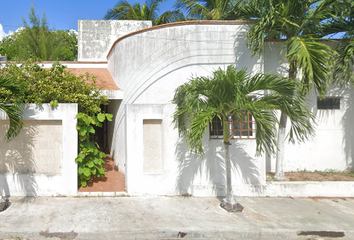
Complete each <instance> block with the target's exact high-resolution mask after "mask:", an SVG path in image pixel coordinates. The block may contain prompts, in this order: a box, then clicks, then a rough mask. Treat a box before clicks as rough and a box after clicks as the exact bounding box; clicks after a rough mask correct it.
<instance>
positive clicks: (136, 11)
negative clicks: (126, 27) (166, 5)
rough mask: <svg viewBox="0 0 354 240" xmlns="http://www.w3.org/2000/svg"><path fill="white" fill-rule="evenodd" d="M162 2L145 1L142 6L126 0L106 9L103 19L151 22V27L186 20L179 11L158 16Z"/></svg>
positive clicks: (158, 0)
mask: <svg viewBox="0 0 354 240" xmlns="http://www.w3.org/2000/svg"><path fill="white" fill-rule="evenodd" d="M163 1H164V0H147V1H146V2H145V3H144V4H140V3H135V4H133V5H131V4H130V3H129V2H128V1H127V0H122V1H120V2H118V3H117V5H116V6H115V7H114V8H111V9H108V11H107V13H106V15H105V16H104V19H117V20H151V21H152V24H153V25H159V24H164V23H170V22H177V21H185V20H186V17H185V16H184V14H183V12H182V11H180V10H175V11H166V12H164V13H163V14H161V15H160V16H159V15H158V11H159V6H160V4H161V3H162V2H163Z"/></svg>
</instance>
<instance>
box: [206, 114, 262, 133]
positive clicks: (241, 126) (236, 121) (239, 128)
mask: <svg viewBox="0 0 354 240" xmlns="http://www.w3.org/2000/svg"><path fill="white" fill-rule="evenodd" d="M229 124H230V134H233V138H245V139H252V138H255V137H256V122H255V121H254V119H253V117H252V115H251V114H249V113H247V114H246V113H244V114H243V115H242V117H241V119H240V118H236V117H232V120H231V121H229ZM223 132H224V130H223V125H222V120H220V119H219V118H218V117H215V118H214V119H213V122H212V123H211V124H210V138H212V139H222V138H223Z"/></svg>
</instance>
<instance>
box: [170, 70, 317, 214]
mask: <svg viewBox="0 0 354 240" xmlns="http://www.w3.org/2000/svg"><path fill="white" fill-rule="evenodd" d="M297 87H298V84H297V82H295V81H289V80H288V79H286V78H283V77H281V76H278V75H271V74H256V75H255V76H253V77H251V76H250V75H249V74H248V73H246V71H245V70H241V71H237V70H236V69H235V68H234V67H233V66H228V67H227V70H226V71H223V70H221V69H218V70H217V71H215V72H213V75H212V76H211V77H195V78H193V79H192V80H191V81H190V82H187V83H185V84H183V85H181V86H179V87H178V88H177V89H176V92H175V96H174V98H173V102H174V103H175V104H177V110H176V111H175V113H174V116H173V121H174V124H175V127H176V128H178V131H179V134H180V136H182V137H186V142H187V146H188V147H189V148H190V150H191V152H192V153H194V154H196V155H197V156H199V157H203V156H204V153H203V147H202V139H203V135H204V134H205V132H206V130H207V129H208V126H209V124H210V123H212V121H213V119H215V118H218V119H219V120H220V121H221V122H222V127H223V142H224V153H225V154H224V159H225V171H226V192H227V194H226V198H225V200H224V203H225V204H226V205H228V206H233V207H231V208H232V209H234V210H235V209H236V210H242V206H241V207H240V205H239V204H238V202H237V201H236V199H235V198H234V197H233V194H232V185H231V168H230V155H229V147H230V145H231V139H232V138H233V137H234V134H235V133H232V132H231V130H230V124H231V123H230V121H232V120H233V119H242V118H244V116H245V113H248V114H250V115H251V116H252V117H253V119H254V120H255V122H256V125H257V128H256V143H257V152H258V153H259V154H261V153H262V152H263V151H264V149H269V150H270V151H271V152H274V151H275V148H276V147H275V146H276V139H275V135H276V134H275V131H276V130H275V125H276V123H278V120H277V113H276V110H283V111H284V112H285V113H286V114H287V115H288V116H289V118H290V120H291V130H290V131H291V132H290V133H291V134H290V137H291V140H293V139H294V138H298V139H300V140H305V139H306V138H307V137H308V136H309V134H311V133H312V131H313V129H312V127H311V124H310V120H311V119H312V115H311V113H310V112H309V111H308V110H307V108H306V106H305V105H304V104H303V97H302V96H301V95H300V94H298V91H297ZM266 90H267V91H268V92H269V94H267V95H265V94H264V91H266ZM224 206H225V205H224Z"/></svg>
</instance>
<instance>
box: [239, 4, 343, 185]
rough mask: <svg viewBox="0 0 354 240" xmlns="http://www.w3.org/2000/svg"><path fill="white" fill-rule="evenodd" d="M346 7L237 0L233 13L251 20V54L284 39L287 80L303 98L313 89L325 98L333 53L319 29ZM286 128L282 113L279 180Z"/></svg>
mask: <svg viewBox="0 0 354 240" xmlns="http://www.w3.org/2000/svg"><path fill="white" fill-rule="evenodd" d="M345 6H346V5H345V3H343V2H342V1H341V0H296V1H294V0H269V1H263V0H238V2H237V4H236V5H235V14H236V15H237V16H239V17H242V18H244V19H251V20H253V21H254V22H253V24H251V26H250V28H249V31H248V34H247V38H246V39H247V43H248V46H249V48H250V49H251V50H252V52H253V54H262V51H263V49H264V41H265V40H267V39H272V40H274V39H278V40H280V39H282V40H284V45H283V46H284V49H285V51H284V52H285V54H284V55H285V58H286V60H287V62H288V77H289V79H291V81H300V83H301V88H302V92H303V94H304V95H305V94H307V93H308V91H309V90H310V89H311V88H312V87H314V88H315V89H316V90H317V93H318V94H319V95H320V96H324V94H325V92H326V88H327V86H328V84H329V79H330V78H329V77H330V65H331V60H332V59H333V57H334V56H335V51H334V50H333V49H332V48H330V47H329V46H328V45H326V43H325V42H323V39H322V37H323V36H324V35H323V31H322V26H323V25H324V24H325V23H326V22H329V21H332V20H333V19H335V18H336V17H337V14H338V13H340V12H341V9H343V7H345ZM286 125H287V115H286V113H285V112H284V111H282V113H281V116H280V127H279V130H278V143H279V145H278V151H277V159H276V161H277V163H276V174H275V177H276V178H277V179H279V180H282V179H284V178H285V177H284V170H283V158H284V143H285V138H286Z"/></svg>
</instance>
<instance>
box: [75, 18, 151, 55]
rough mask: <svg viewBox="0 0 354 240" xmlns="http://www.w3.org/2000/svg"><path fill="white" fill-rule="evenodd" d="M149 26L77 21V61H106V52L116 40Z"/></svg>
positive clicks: (146, 22)
mask: <svg viewBox="0 0 354 240" xmlns="http://www.w3.org/2000/svg"><path fill="white" fill-rule="evenodd" d="M151 26H152V22H151V21H134V20H124V21H122V20H119V21H118V20H79V21H78V32H79V37H78V61H94V62H95V61H107V59H106V57H107V54H108V51H109V50H110V49H111V47H112V44H113V43H114V42H115V41H116V40H117V39H118V38H120V37H122V36H124V35H126V34H128V33H131V32H134V31H137V30H140V29H143V28H148V27H151Z"/></svg>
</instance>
